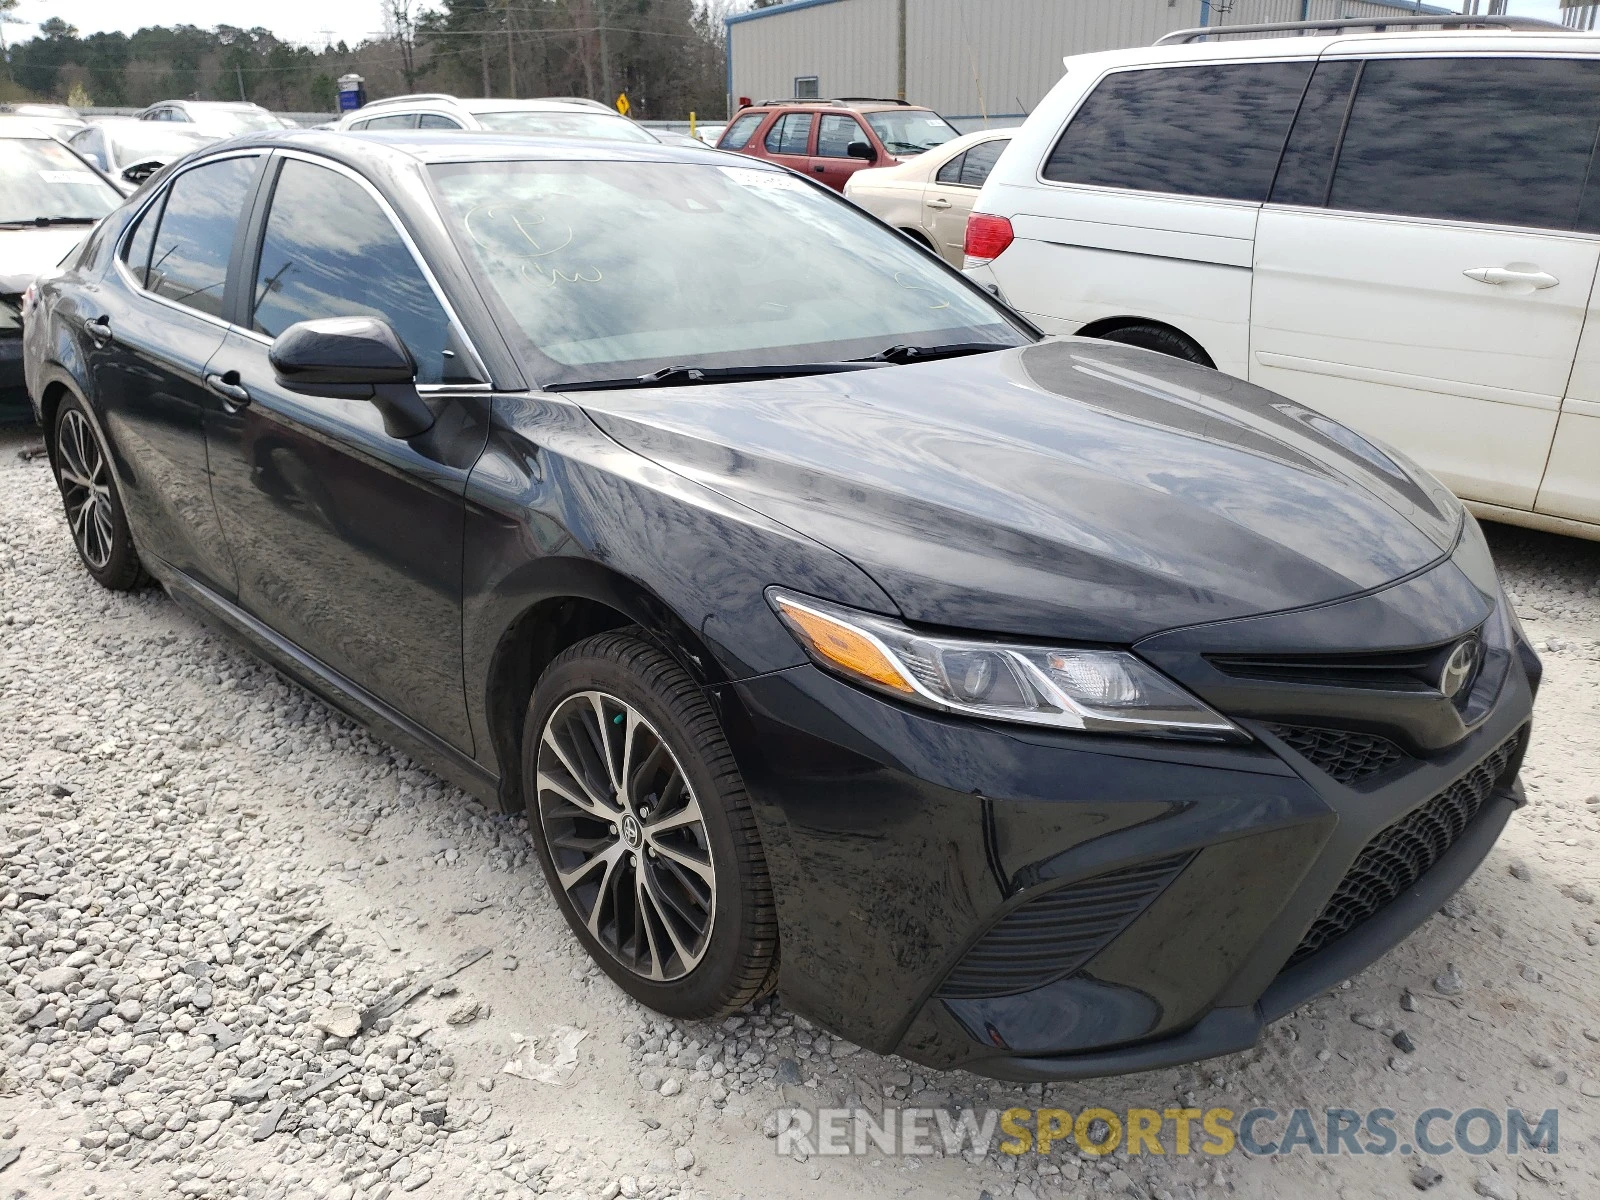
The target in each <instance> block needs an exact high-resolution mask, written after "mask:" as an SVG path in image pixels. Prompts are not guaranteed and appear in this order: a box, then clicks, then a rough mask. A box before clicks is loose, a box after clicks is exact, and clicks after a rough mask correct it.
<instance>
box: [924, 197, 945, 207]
mask: <svg viewBox="0 0 1600 1200" xmlns="http://www.w3.org/2000/svg"><path fill="white" fill-rule="evenodd" d="M928 207H929V208H949V207H950V201H948V200H946V199H945V198H944V197H943V196H935V197H934V198H933V199H932V200H929V201H928Z"/></svg>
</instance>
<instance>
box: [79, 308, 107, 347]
mask: <svg viewBox="0 0 1600 1200" xmlns="http://www.w3.org/2000/svg"><path fill="white" fill-rule="evenodd" d="M83 327H84V329H85V330H86V331H87V332H88V334H89V337H90V338H91V339H92V340H93V342H94V344H95V345H96V346H104V345H105V344H106V343H107V342H109V341H110V340H111V318H110V317H108V316H106V315H104V314H103V313H102V314H101V315H100V316H98V317H95V318H94V319H93V320H89V321H85V322H84V323H83Z"/></svg>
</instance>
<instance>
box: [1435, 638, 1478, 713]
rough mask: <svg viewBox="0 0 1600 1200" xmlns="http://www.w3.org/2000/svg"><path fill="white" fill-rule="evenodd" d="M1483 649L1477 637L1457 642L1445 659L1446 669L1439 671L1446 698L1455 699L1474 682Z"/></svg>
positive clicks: (1440, 684)
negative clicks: (1473, 678)
mask: <svg viewBox="0 0 1600 1200" xmlns="http://www.w3.org/2000/svg"><path fill="white" fill-rule="evenodd" d="M1481 651H1482V646H1481V645H1480V643H1479V642H1478V639H1477V638H1475V637H1467V638H1462V639H1461V640H1460V641H1459V642H1457V643H1456V644H1455V647H1454V648H1453V649H1452V650H1451V651H1450V657H1449V658H1447V659H1446V660H1445V664H1444V670H1442V671H1440V672H1439V690H1440V691H1441V692H1443V693H1444V696H1445V699H1447V700H1454V699H1455V698H1456V697H1457V696H1458V695H1460V694H1461V691H1462V689H1463V688H1465V687H1466V686H1467V684H1469V683H1471V682H1472V677H1473V675H1474V674H1476V672H1477V670H1478V658H1479V655H1480V653H1481Z"/></svg>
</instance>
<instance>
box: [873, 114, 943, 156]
mask: <svg viewBox="0 0 1600 1200" xmlns="http://www.w3.org/2000/svg"><path fill="white" fill-rule="evenodd" d="M861 115H862V116H864V117H866V119H867V124H868V125H871V126H872V132H873V133H875V134H877V135H878V140H879V141H880V142H882V143H883V145H884V148H885V149H887V150H888V151H889V153H890V154H921V153H922V152H923V151H924V150H932V149H933V148H934V147H935V146H942V145H944V144H945V143H946V142H948V141H949V140H950V139H951V138H953V137H957V136H959V135H958V134H957V133H956V131H955V130H954V129H953V128H952V127H951V125H950V123H949V122H948V121H946V120H945V119H944V118H943V117H941V116H940V115H939V114H938V113H935V112H928V111H927V110H926V109H916V108H913V109H888V110H886V111H884V112H870V113H862V114H861Z"/></svg>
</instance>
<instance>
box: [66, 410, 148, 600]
mask: <svg viewBox="0 0 1600 1200" xmlns="http://www.w3.org/2000/svg"><path fill="white" fill-rule="evenodd" d="M53 445H54V447H55V454H54V455H52V456H51V462H52V466H53V468H54V470H55V476H56V486H57V487H58V488H60V489H61V505H62V508H63V510H64V511H65V513H66V517H67V528H68V530H69V531H70V532H71V534H72V544H73V545H74V546H75V547H76V548H77V551H78V558H79V560H80V561H82V563H83V565H84V569H85V570H87V571H88V572H89V574H90V575H91V576H93V577H94V581H95V582H96V583H98V584H99V585H100V586H101V587H103V588H107V589H109V590H110V591H113V592H127V591H132V590H133V589H134V588H138V587H142V586H143V585H144V584H146V583H148V582H149V579H150V577H149V575H147V574H146V573H145V569H144V564H143V563H141V562H140V561H139V552H138V550H136V549H135V548H134V545H133V534H132V533H131V532H130V531H129V529H128V517H127V513H126V511H125V510H124V509H123V507H122V495H121V493H120V492H118V491H117V480H116V476H115V475H114V473H113V472H112V470H111V455H110V454H109V453H108V452H107V450H106V447H105V443H104V442H102V441H101V440H100V434H99V432H98V431H97V430H96V429H95V426H94V421H93V420H91V419H90V417H89V413H88V410H87V409H85V407H84V404H83V401H82V400H80V399H78V397H77V396H74V395H69V396H68V397H67V398H66V399H65V400H63V401H62V402H61V407H60V408H59V409H57V410H56V416H55V429H54V442H53Z"/></svg>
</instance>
